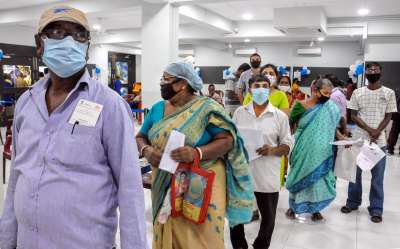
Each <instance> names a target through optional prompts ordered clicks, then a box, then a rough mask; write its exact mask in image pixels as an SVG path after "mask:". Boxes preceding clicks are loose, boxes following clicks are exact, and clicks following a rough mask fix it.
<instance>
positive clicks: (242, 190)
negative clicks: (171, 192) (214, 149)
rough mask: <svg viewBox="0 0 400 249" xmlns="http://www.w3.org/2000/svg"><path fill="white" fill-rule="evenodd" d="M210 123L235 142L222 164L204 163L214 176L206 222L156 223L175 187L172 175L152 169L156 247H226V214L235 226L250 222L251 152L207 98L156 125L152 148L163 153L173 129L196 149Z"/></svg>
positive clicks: (151, 133) (177, 220)
mask: <svg viewBox="0 0 400 249" xmlns="http://www.w3.org/2000/svg"><path fill="white" fill-rule="evenodd" d="M210 124H211V125H213V126H215V127H218V128H221V129H223V130H224V131H226V132H229V133H230V134H231V135H232V137H233V138H234V145H233V148H232V149H231V151H230V152H228V154H227V155H226V156H225V158H224V160H221V159H220V160H208V161H202V162H201V167H202V168H205V169H208V170H211V171H213V172H215V173H216V178H215V181H214V184H213V187H212V194H211V202H210V205H209V207H208V211H207V219H206V222H205V223H203V224H200V225H198V224H193V223H191V222H190V221H188V220H186V219H184V218H183V217H177V218H172V217H169V218H168V220H167V222H166V224H160V223H159V222H158V221H157V217H158V213H159V211H160V208H161V206H162V204H163V202H164V199H165V198H166V196H167V191H168V189H169V188H170V185H171V178H172V175H171V174H169V173H168V172H165V171H162V170H158V169H157V168H156V167H154V168H153V184H152V204H153V224H154V226H153V228H154V237H153V249H186V248H193V249H197V248H199V249H200V248H202V249H207V248H210V249H211V248H212V249H220V248H221V249H222V248H224V223H225V216H227V218H228V220H229V223H230V225H231V226H233V225H237V224H244V223H248V222H250V220H251V215H252V204H253V198H254V197H253V184H252V182H251V178H250V172H249V166H248V159H247V154H246V151H245V149H244V145H243V141H242V139H241V138H240V136H239V135H238V133H237V130H236V127H235V126H234V124H233V122H232V121H231V119H230V118H229V115H228V114H227V113H226V112H225V110H224V109H223V108H222V107H221V106H220V105H219V104H218V103H217V102H215V101H214V100H211V99H209V98H206V97H198V98H196V99H194V100H192V101H190V102H189V103H188V104H186V105H185V106H183V107H182V108H180V109H179V110H177V111H176V112H175V113H174V114H171V115H169V116H167V117H164V118H163V119H162V120H161V121H160V122H158V123H157V124H155V125H154V126H153V127H152V128H151V129H150V131H149V133H148V139H149V141H150V142H151V145H152V146H154V147H156V148H158V149H160V150H161V151H163V149H164V148H165V146H166V143H167V141H168V138H169V135H170V133H171V131H172V130H178V131H179V132H182V133H184V134H185V135H186V138H185V145H187V146H192V147H195V146H197V145H198V142H199V140H200V139H202V137H203V135H204V133H205V132H206V128H207V126H208V125H210ZM211 139H212V138H210V142H211ZM154 166H157V165H154Z"/></svg>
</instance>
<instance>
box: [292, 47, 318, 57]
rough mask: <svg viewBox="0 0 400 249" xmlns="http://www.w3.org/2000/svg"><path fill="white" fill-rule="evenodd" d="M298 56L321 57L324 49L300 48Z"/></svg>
mask: <svg viewBox="0 0 400 249" xmlns="http://www.w3.org/2000/svg"><path fill="white" fill-rule="evenodd" d="M297 54H298V55H304V56H321V54H322V48H299V49H297Z"/></svg>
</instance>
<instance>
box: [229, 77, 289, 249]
mask: <svg viewBox="0 0 400 249" xmlns="http://www.w3.org/2000/svg"><path fill="white" fill-rule="evenodd" d="M249 87H250V93H251V94H252V96H253V101H252V102H251V103H250V104H248V105H247V106H242V107H239V108H238V109H237V110H236V112H235V114H234V116H233V121H234V122H235V124H236V125H237V127H238V128H239V130H240V128H246V129H254V130H259V131H262V133H263V139H264V146H262V147H261V148H259V149H257V151H256V152H257V153H258V155H260V157H259V158H258V159H255V160H253V161H251V162H250V168H251V172H252V177H253V181H254V185H255V188H254V189H255V193H254V194H255V197H256V200H257V204H258V208H259V210H260V213H261V224H260V230H259V233H258V236H257V238H256V240H255V241H254V244H253V247H254V248H255V249H261V248H263V249H265V248H269V245H270V242H271V237H272V233H273V231H274V227H275V216H276V207H277V205H278V198H279V190H280V167H281V156H283V155H288V154H289V152H290V149H291V148H292V146H293V138H292V136H291V133H290V126H289V119H288V117H287V115H286V114H285V113H284V112H282V111H280V110H279V109H277V108H275V107H274V106H273V105H272V104H270V103H269V102H268V97H269V87H270V83H269V80H268V78H267V77H265V76H262V75H258V76H253V77H252V78H251V79H250V80H249ZM231 241H232V245H233V248H234V249H239V248H240V249H247V248H248V245H247V241H246V238H245V234H244V226H243V225H238V226H236V227H234V228H231Z"/></svg>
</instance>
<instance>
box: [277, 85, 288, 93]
mask: <svg viewBox="0 0 400 249" xmlns="http://www.w3.org/2000/svg"><path fill="white" fill-rule="evenodd" d="M279 89H280V90H281V91H284V92H290V86H279Z"/></svg>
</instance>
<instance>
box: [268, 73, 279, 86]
mask: <svg viewBox="0 0 400 249" xmlns="http://www.w3.org/2000/svg"><path fill="white" fill-rule="evenodd" d="M266 76H267V78H268V79H269V82H270V83H271V85H276V83H277V82H276V77H275V76H272V75H269V74H267V75H266Z"/></svg>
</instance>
